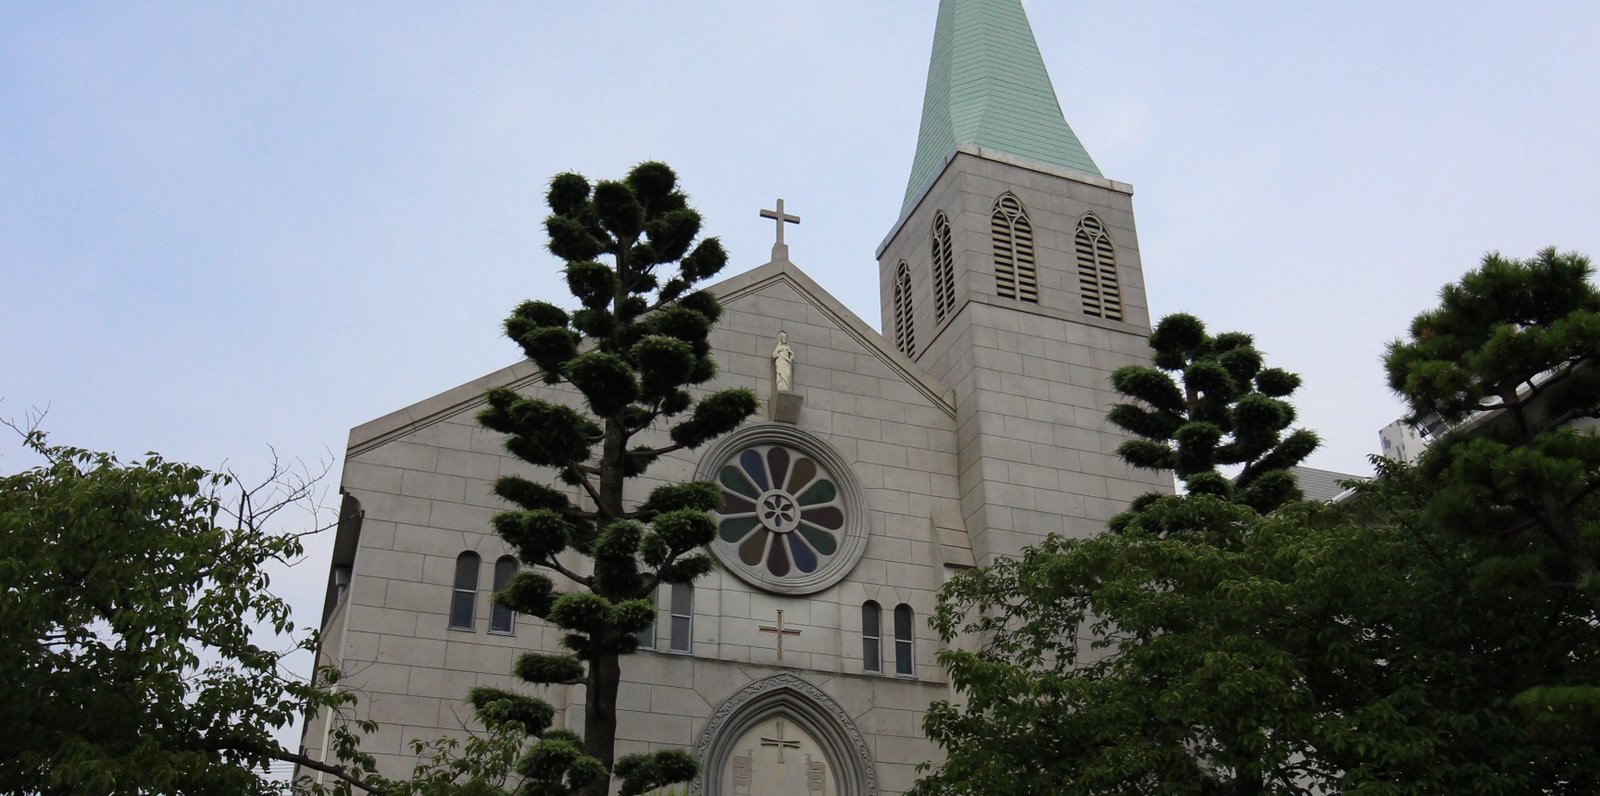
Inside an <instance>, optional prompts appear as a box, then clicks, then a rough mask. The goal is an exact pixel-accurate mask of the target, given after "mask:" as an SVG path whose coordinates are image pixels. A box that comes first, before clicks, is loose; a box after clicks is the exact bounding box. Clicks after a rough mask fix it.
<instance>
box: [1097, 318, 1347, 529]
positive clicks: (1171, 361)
mask: <svg viewBox="0 0 1600 796" xmlns="http://www.w3.org/2000/svg"><path fill="white" fill-rule="evenodd" d="M1150 349H1151V352H1152V355H1153V356H1152V362H1153V364H1154V366H1155V367H1149V366H1145V365H1128V366H1126V367H1122V368H1118V369H1117V370H1116V372H1114V373H1112V374H1111V383H1112V385H1113V386H1114V387H1116V389H1117V391H1118V392H1120V393H1122V394H1123V395H1126V396H1128V397H1130V398H1135V399H1138V401H1139V402H1140V403H1137V404H1134V403H1125V404H1117V405H1116V406H1114V407H1112V408H1111V411H1110V413H1109V414H1108V415H1107V418H1108V419H1109V420H1110V421H1111V422H1112V423H1113V424H1115V425H1117V426H1118V427H1120V428H1122V429H1123V430H1125V431H1127V432H1129V433H1131V434H1134V435H1136V436H1137V438H1136V439H1131V440H1128V441H1126V442H1124V443H1122V445H1121V446H1119V447H1118V448H1117V455H1119V456H1121V457H1122V458H1123V460H1124V461H1126V462H1127V463H1128V464H1130V465H1133V466H1134V467H1141V468H1144V469H1149V470H1171V471H1172V472H1173V473H1174V474H1176V475H1177V476H1178V478H1179V479H1180V480H1182V481H1183V483H1184V487H1185V488H1186V491H1188V492H1189V493H1191V494H1210V495H1216V496H1218V497H1222V498H1226V499H1230V500H1238V501H1239V502H1241V503H1244V504H1245V505H1247V506H1250V507H1252V508H1254V509H1256V510H1257V511H1261V512H1266V511H1270V510H1272V509H1273V508H1276V507H1277V506H1280V505H1282V504H1284V503H1286V502H1288V501H1290V500H1295V499H1298V498H1299V497H1300V489H1299V487H1298V486H1296V485H1295V481H1294V477H1293V476H1292V475H1291V474H1290V473H1289V468H1290V467H1293V466H1295V465H1296V464H1299V463H1300V462H1301V461H1302V460H1304V459H1305V457H1307V456H1309V455H1310V454H1311V452H1312V451H1313V450H1315V449H1316V447H1317V444H1318V441H1317V435H1316V434H1315V433H1313V432H1311V431H1307V430H1304V429H1301V430H1296V431H1292V432H1289V433H1288V434H1287V436H1286V435H1285V431H1286V430H1287V429H1288V428H1289V425H1290V424H1291V423H1293V422H1294V418H1295V413H1294V407H1293V406H1292V405H1291V404H1290V403H1289V402H1288V401H1286V400H1283V399H1284V398H1286V397H1287V396H1289V395H1290V394H1292V393H1293V392H1294V391H1295V390H1296V389H1299V387H1300V377H1299V376H1296V375H1295V374H1293V373H1290V372H1288V371H1286V370H1283V369H1281V368H1267V367H1262V357H1261V352H1260V351H1257V350H1256V348H1255V342H1254V340H1252V338H1251V337H1250V335H1248V334H1244V333H1242V332H1225V333H1223V334H1219V335H1216V336H1212V335H1209V334H1207V333H1206V327H1205V324H1203V323H1201V322H1200V319H1198V318H1196V317H1194V316H1193V315H1185V314H1182V313H1178V314H1174V315H1168V316H1167V317H1165V318H1162V319H1161V322H1160V323H1157V324H1156V328H1155V330H1154V331H1153V332H1152V333H1151V334H1150ZM1229 466H1239V467H1240V470H1239V472H1238V474H1237V475H1235V476H1234V477H1233V478H1231V479H1229V478H1227V477H1226V476H1224V475H1223V473H1222V472H1221V471H1220V470H1219V469H1218V468H1222V467H1229Z"/></svg>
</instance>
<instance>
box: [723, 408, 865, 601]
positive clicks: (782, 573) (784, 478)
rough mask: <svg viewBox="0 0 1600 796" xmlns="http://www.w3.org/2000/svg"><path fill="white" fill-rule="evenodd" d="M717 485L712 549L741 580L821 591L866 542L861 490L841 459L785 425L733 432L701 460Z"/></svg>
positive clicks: (852, 562) (770, 586)
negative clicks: (718, 494) (718, 507)
mask: <svg viewBox="0 0 1600 796" xmlns="http://www.w3.org/2000/svg"><path fill="white" fill-rule="evenodd" d="M699 477H700V478H701V479H703V480H707V481H711V482H713V483H715V484H716V485H717V486H718V487H719V488H720V489H721V490H722V510H721V511H719V512H717V539H716V541H715V542H713V543H712V545H711V550H712V552H713V553H714V554H715V555H716V556H717V558H718V560H720V561H721V562H722V563H723V565H724V566H726V567H728V569H730V570H732V571H733V572H734V573H735V574H737V575H738V576H739V577H740V578H741V579H743V580H745V581H746V582H748V583H750V584H752V585H754V586H758V587H761V588H763V589H766V590H768V591H776V592H780V593H785V594H808V593H811V592H815V591H821V590H822V589H825V588H827V587H829V586H832V585H833V584H834V583H837V582H838V581H839V580H840V579H841V578H843V577H844V576H845V575H846V574H847V573H848V572H849V571H850V569H851V568H853V567H854V566H855V563H856V561H858V560H859V559H860V558H861V553H862V551H863V549H864V548H865V547H866V544H865V543H866V530H865V525H864V523H862V522H861V521H860V516H859V515H860V512H861V507H860V504H861V500H860V490H859V488H858V487H857V486H856V484H855V481H854V478H853V477H852V476H851V473H850V470H849V468H848V466H846V465H845V463H844V462H843V461H842V460H841V459H839V457H838V456H837V455H835V454H833V452H832V451H831V450H830V449H828V448H827V447H826V446H825V445H823V444H822V443H821V442H820V441H819V440H815V439H813V438H811V437H810V435H807V434H805V433H804V432H801V431H799V430H798V429H794V428H792V427H788V426H765V425H764V426H756V427H752V428H749V429H745V430H743V431H741V432H736V433H735V434H734V435H731V436H730V437H728V438H724V439H723V441H722V442H721V443H720V444H718V445H717V446H716V447H715V448H714V449H713V450H712V451H711V452H710V453H709V454H708V455H707V456H706V458H705V459H704V460H702V462H701V466H700V474H699Z"/></svg>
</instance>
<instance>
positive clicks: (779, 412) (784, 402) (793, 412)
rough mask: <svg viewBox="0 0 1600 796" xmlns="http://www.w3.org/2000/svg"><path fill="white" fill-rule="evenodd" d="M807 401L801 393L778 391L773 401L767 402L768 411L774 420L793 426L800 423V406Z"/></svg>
mask: <svg viewBox="0 0 1600 796" xmlns="http://www.w3.org/2000/svg"><path fill="white" fill-rule="evenodd" d="M805 400H806V399H805V398H804V397H802V396H801V395H800V394H799V393H793V392H789V391H788V390H777V391H775V392H773V393H772V400H770V401H767V410H768V411H769V412H771V414H772V419H773V420H776V421H778V422H779V423H788V424H790V425H793V424H795V423H797V422H799V421H800V405H801V404H803V403H805Z"/></svg>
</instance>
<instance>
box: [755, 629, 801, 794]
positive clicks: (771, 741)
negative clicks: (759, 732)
mask: <svg viewBox="0 0 1600 796" xmlns="http://www.w3.org/2000/svg"><path fill="white" fill-rule="evenodd" d="M779 638H780V639H781V638H783V637H782V636H779ZM774 735H777V736H778V737H776V738H767V737H765V736H762V738H761V745H762V746H775V747H777V748H778V762H779V763H782V762H783V750H784V749H795V750H798V749H799V748H800V742H799V741H795V740H785V739H784V737H783V719H778V731H777V732H776V733H774Z"/></svg>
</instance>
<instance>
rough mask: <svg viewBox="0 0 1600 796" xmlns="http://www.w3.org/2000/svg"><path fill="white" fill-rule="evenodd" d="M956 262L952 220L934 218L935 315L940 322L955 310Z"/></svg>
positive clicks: (942, 216)
mask: <svg viewBox="0 0 1600 796" xmlns="http://www.w3.org/2000/svg"><path fill="white" fill-rule="evenodd" d="M955 304H956V262H955V250H954V248H953V247H952V245H951V242H950V219H948V218H946V217H945V214H944V213H939V214H938V215H935V216H934V217H933V314H934V316H935V318H936V319H937V320H939V321H941V322H942V321H943V320H944V319H945V316H946V315H949V314H950V313H951V312H952V311H953V310H955Z"/></svg>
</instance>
